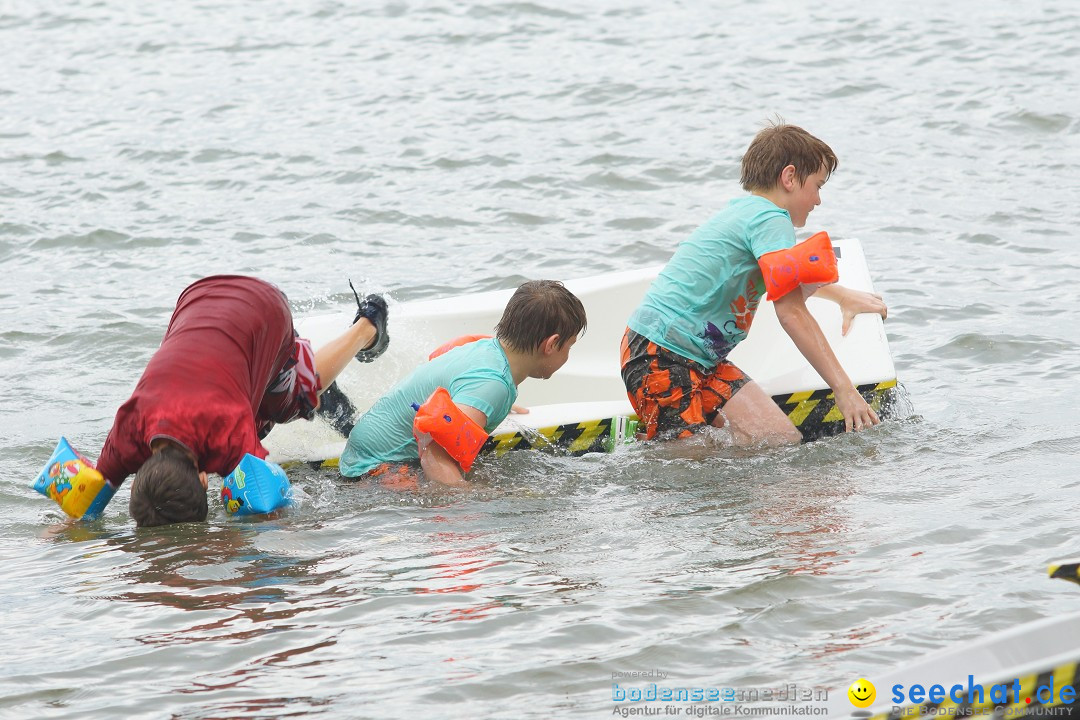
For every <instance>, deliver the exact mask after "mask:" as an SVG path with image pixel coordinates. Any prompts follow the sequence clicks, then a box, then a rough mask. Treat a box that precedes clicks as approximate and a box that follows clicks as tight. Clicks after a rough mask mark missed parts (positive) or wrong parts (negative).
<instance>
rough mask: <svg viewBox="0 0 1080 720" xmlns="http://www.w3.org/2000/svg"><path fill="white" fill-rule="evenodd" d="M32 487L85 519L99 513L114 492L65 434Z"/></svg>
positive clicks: (77, 516) (69, 513) (64, 508)
mask: <svg viewBox="0 0 1080 720" xmlns="http://www.w3.org/2000/svg"><path fill="white" fill-rule="evenodd" d="M34 489H35V490H37V491H38V492H39V493H41V494H42V495H44V496H45V497H49V498H52V499H53V500H55V501H56V504H57V505H59V506H60V509H61V510H63V511H64V512H65V513H67V514H68V515H70V516H71V517H73V518H75V519H80V518H81V519H84V520H93V519H95V518H97V517H99V516H100V515H101V512H102V510H104V509H105V506H106V505H108V504H109V501H110V500H112V496H113V495H115V494H116V488H114V487H113V486H112V485H110V484H109V483H108V482H107V481H106V480H105V478H104V477H103V476H102V474H101V473H99V472H98V471H97V470H96V469H94V465H93V463H91V462H90V461H89V460H87V459H86V458H85V457H83V456H82V455H81V454H79V453H78V452H77V451H76V450H75V449H74V448H73V447H71V443H69V442H68V440H67V438H64V437H62V438H60V442H59V443H57V444H56V449H55V450H53V454H52V457H50V458H49V462H47V463H45V467H44V468H42V469H41V472H40V473H38V476H37V479H36V480H35V481H34Z"/></svg>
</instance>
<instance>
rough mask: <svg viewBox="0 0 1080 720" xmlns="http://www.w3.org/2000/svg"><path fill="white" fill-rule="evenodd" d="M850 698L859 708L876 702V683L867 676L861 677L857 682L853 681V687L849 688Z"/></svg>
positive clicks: (848, 694)
mask: <svg viewBox="0 0 1080 720" xmlns="http://www.w3.org/2000/svg"><path fill="white" fill-rule="evenodd" d="M847 696H848V700H850V701H851V704H852V705H854V706H855V707H857V708H868V707H870V706H871V705H873V704H874V698H876V697H877V690H875V689H874V684H873V683H872V682H870V681H869V680H867V679H866V678H859V679H858V680H856V681H855V682H853V683H851V687H849V688H848V689H847Z"/></svg>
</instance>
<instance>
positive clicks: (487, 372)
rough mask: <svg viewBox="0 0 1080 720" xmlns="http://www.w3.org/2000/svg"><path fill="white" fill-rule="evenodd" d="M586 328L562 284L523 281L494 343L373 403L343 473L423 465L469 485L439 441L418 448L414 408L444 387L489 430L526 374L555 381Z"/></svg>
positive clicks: (452, 356) (479, 344)
mask: <svg viewBox="0 0 1080 720" xmlns="http://www.w3.org/2000/svg"><path fill="white" fill-rule="evenodd" d="M584 329H585V308H584V307H583V306H582V304H581V301H580V300H579V299H578V298H577V297H576V296H575V295H574V294H573V293H571V292H570V291H569V290H567V289H566V288H565V287H563V285H562V283H560V282H556V281H553V280H535V281H532V282H527V283H525V284H524V285H522V286H521V287H519V288H518V289H517V291H516V292H515V293H514V295H513V296H512V297H511V298H510V301H509V302H508V303H507V305H506V308H505V310H504V311H503V315H502V318H501V319H500V320H499V324H498V325H496V327H495V337H494V338H483V339H479V340H472V341H471V342H468V343H466V344H463V345H460V346H458V347H454V348H452V349H451V350H449V351H447V352H444V353H443V354H441V355H438V356H436V357H434V358H433V359H431V360H430V361H429V362H427V363H425V364H423V365H421V366H420V367H418V368H417V369H416V370H414V371H413V372H412V374H411V375H409V376H408V377H406V378H405V379H403V380H401V381H400V382H399V383H398V384H397V385H395V386H394V387H392V388H391V389H390V390H389V392H387V393H386V394H385V395H383V396H382V397H381V398H379V399H378V400H377V401H376V402H375V404H374V405H372V406H371V409H370V410H368V411H367V412H366V413H365V414H364V416H363V417H362V418H361V419H360V421H359V422H358V423H357V424H356V427H354V428H353V430H352V432H351V433H350V434H349V440H348V443H347V444H346V446H345V451H344V452H343V453H342V455H341V474H342V475H344V476H345V477H349V478H358V477H361V476H364V475H368V476H377V475H379V474H382V473H383V472H385V471H386V470H388V469H390V468H392V467H393V466H394V465H395V464H399V463H408V462H411V461H416V460H419V461H420V464H421V467H422V468H423V470H424V474H425V475H426V476H427V477H429V478H432V479H434V480H437V481H439V482H442V483H445V484H447V485H461V484H464V478H463V475H462V466H461V464H460V461H459V460H455V459H454V457H453V456H452V454H451V452H453V449H452V448H451V449H450V450H449V451H448V449H447V448H444V447H443V446H441V445H440V444H439V442H438V441H437V440H436V441H432V442H430V443H429V444H427V445H426V446H425V447H421V446H420V445H418V443H417V439H416V437H415V436H414V435H413V420H414V418H415V417H416V414H417V410H416V409H415V408H414V405H423V404H425V403H426V402H427V401H428V400H429V398H431V396H432V394H433V393H434V392H435V391H436V390H437V389H439V388H445V389H446V390H447V391H449V394H450V398H451V400H452V402H453V404H454V405H455V406H456V408H455V410H458V411H460V412H461V413H463V414H464V415H465V416H466V417H467V418H468V419H469V420H470V421H472V422H475V423H476V425H478V426H479V427H480V428H483V431H484V432H485V433H490V432H491V431H492V430H494V429H495V428H496V427H497V426H498V425H499V423H501V422H502V421H503V420H504V419H505V418H506V416H507V415H508V414H509V413H510V410H511V408H512V407H513V403H514V400H516V399H517V386H518V385H520V384H521V383H522V381H524V380H525V378H528V377H534V378H542V379H547V378H549V377H551V376H552V375H553V374H554V373H555V371H556V370H558V369H559V368H561V367H562V366H563V365H564V364H565V363H566V360H567V358H568V357H569V355H570V348H571V347H573V345H574V343H575V342H577V338H578V335H580V334H581V332H582V331H583V330H584ZM469 464H471V460H470V461H469V462H468V463H466V467H467V466H468V465H469Z"/></svg>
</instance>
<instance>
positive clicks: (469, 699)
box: [0, 0, 1080, 718]
mask: <svg viewBox="0 0 1080 720" xmlns="http://www.w3.org/2000/svg"><path fill="white" fill-rule="evenodd" d="M1078 38H1080V7H1078V6H1077V5H1076V4H1075V3H1074V2H1069V1H1068V0H1048V1H1046V2H1039V3H1026V4H1018V3H1009V4H1006V3H993V2H991V3H987V2H974V1H972V0H958V2H953V3H928V2H916V3H901V4H895V3H894V4H880V3H847V2H838V1H836V0H826V2H822V3H815V4H812V5H811V6H807V5H806V4H804V3H795V2H782V1H779V0H764V1H763V2H755V3H748V2H741V3H740V2H726V3H705V2H693V1H687V2H671V3H641V2H637V3H635V2H631V3H629V4H627V3H625V2H612V1H611V0H592V1H591V2H580V1H579V2H561V3H554V2H548V1H547V0H541V1H540V2H502V3H499V2H492V3H446V2H423V1H420V2H406V1H401V2H387V3H382V4H380V3H356V4H351V3H340V2H328V1H326V2H313V3H304V2H289V1H288V0H267V1H265V2H252V1H249V2H232V3H222V2H215V1H214V0H208V1H207V2H199V3H141V4H134V3H124V2H119V1H118V0H98V1H95V2H88V1H79V0H73V1H68V2H56V1H55V0H44V1H40V2H28V1H25V0H7V1H6V2H3V3H0V69H2V72H0V263H2V265H0V268H2V272H3V276H4V280H3V282H2V283H0V373H2V376H3V377H4V378H5V382H4V383H3V384H2V385H0V435H2V437H3V439H4V442H3V446H2V448H0V478H2V479H0V562H2V566H0V567H2V570H0V587H2V598H3V605H4V612H3V613H2V614H0V647H2V648H3V654H2V658H0V670H2V672H0V715H2V716H4V717H17V718H28V717H30V718H52V717H56V718H61V717H70V718H116V717H132V718H136V717H140V718H141V717H146V718H163V717H168V718H221V717H243V718H255V717H299V716H311V717H318V716H322V717H335V718H336V717H343V718H354V717H355V718H366V717H370V718H384V717H414V716H426V717H440V718H473V717H491V718H496V717H497V718H550V717H607V716H610V715H611V713H612V708H613V703H612V683H613V682H617V681H616V680H613V674H614V673H627V672H634V671H649V670H660V671H662V672H664V673H667V674H668V677H669V679H668V680H666V681H665V682H666V683H668V684H670V685H678V686H705V687H710V686H732V687H763V686H774V687H775V686H782V685H785V684H787V683H798V684H799V685H800V686H812V687H820V688H832V689H834V691H835V690H836V689H839V691H840V692H843V690H844V689H846V688H847V686H848V685H849V684H850V683H851V682H852V681H853V680H855V679H856V678H858V677H860V676H862V675H866V674H871V673H881V672H883V671H884V670H886V669H887V668H889V667H890V666H893V665H895V664H900V663H904V662H907V661H909V660H912V659H915V658H917V657H919V656H920V655H921V654H923V653H925V652H927V651H930V650H934V649H939V648H944V647H947V646H951V645H952V644H955V643H963V642H964V641H967V640H970V639H973V638H977V637H979V636H981V635H983V634H985V633H988V632H992V631H995V630H1000V629H1003V628H1008V627H1011V626H1013V625H1015V624H1017V623H1022V622H1026V621H1030V620H1035V619H1038V618H1044V617H1051V616H1055V615H1058V614H1062V613H1065V612H1070V611H1072V610H1075V609H1076V608H1078V607H1080V595H1078V591H1077V589H1076V587H1075V586H1072V585H1069V584H1067V583H1060V582H1059V581H1050V580H1048V579H1047V578H1046V573H1045V569H1046V565H1047V563H1048V562H1050V561H1053V560H1057V559H1060V558H1063V557H1069V556H1075V555H1077V554H1080V553H1078V551H1077V547H1076V544H1075V541H1074V536H1073V532H1075V529H1076V511H1075V500H1076V498H1077V496H1078V495H1077V493H1078V484H1080V481H1078V474H1077V471H1076V468H1077V463H1078V460H1080V431H1078V430H1077V427H1076V423H1075V420H1074V418H1075V417H1076V398H1077V388H1076V383H1077V380H1078V378H1080V335H1078V333H1077V331H1076V327H1077V326H1078V325H1080V311H1078V309H1077V304H1078V302H1077V301H1078V294H1077V291H1076V278H1077V275H1078V273H1080V251H1078V250H1077V246H1076V239H1075V237H1074V235H1075V232H1076V227H1077V219H1078V210H1077V208H1078V207H1080V206H1078V204H1077V198H1078V197H1080V41H1078ZM775 115H780V116H782V117H784V118H785V119H786V120H788V121H789V122H793V123H796V124H799V125H802V126H804V127H806V128H807V129H809V130H810V131H811V132H813V133H815V134H816V135H818V136H820V137H822V138H823V139H824V140H826V141H827V142H828V143H830V144H831V146H832V147H833V148H834V149H835V150H836V152H837V154H838V155H839V158H840V167H839V170H838V171H837V172H836V174H835V175H834V176H833V178H832V179H831V180H830V182H829V183H828V185H827V186H826V187H825V189H824V191H823V193H822V198H823V204H822V206H821V207H820V208H818V209H817V210H816V211H815V212H814V213H813V214H812V215H811V217H810V221H809V223H808V225H807V230H816V229H827V230H828V231H829V232H830V233H831V234H832V235H834V236H835V237H855V238H859V239H861V240H862V242H863V245H864V248H865V250H866V253H867V257H868V260H869V263H870V269H871V272H872V274H873V275H874V278H875V282H876V285H877V288H878V290H879V291H880V292H882V293H883V294H884V296H885V298H886V300H887V302H888V303H889V305H890V314H889V320H888V322H887V325H886V327H887V330H888V333H889V337H890V341H891V344H892V350H893V354H894V358H895V361H896V364H897V369H898V374H899V377H900V380H901V382H902V383H903V384H904V386H905V388H906V392H907V396H908V399H909V401H910V404H911V407H912V409H913V410H912V412H911V413H910V414H909V415H908V416H907V417H905V418H904V419H902V420H898V421H891V422H887V423H884V424H883V425H881V426H880V427H878V428H876V429H874V430H873V431H870V432H866V433H863V434H861V435H853V436H845V437H839V438H834V439H830V440H826V441H823V442H817V443H812V444H808V445H804V446H801V447H797V448H789V449H784V450H777V451H771V452H763V453H757V454H753V453H739V452H734V451H723V450H719V451H717V452H715V453H713V454H712V455H711V456H710V457H708V458H707V459H697V460H688V459H685V458H679V457H677V456H674V455H673V454H671V453H666V452H665V451H663V450H662V449H657V448H648V447H641V446H637V447H630V448H627V449H625V450H623V451H621V452H619V453H617V454H614V455H605V456H588V457H585V458H577V459H575V458H559V457H547V456H541V455H537V454H535V453H519V454H516V455H515V456H513V457H508V458H506V459H505V460H504V461H502V462H501V463H499V464H497V465H494V466H489V467H487V468H485V469H484V471H483V473H482V476H481V478H480V481H479V483H478V487H477V488H476V489H475V490H473V491H471V492H470V493H467V494H465V495H460V494H449V493H446V494H440V493H438V492H435V491H432V492H428V493H426V494H422V495H402V494H399V493H393V492H389V491H386V490H372V489H370V488H361V487H357V486H352V485H344V484H341V483H339V482H337V481H336V479H335V477H334V476H333V474H330V473H316V472H313V471H309V472H305V473H300V474H298V476H297V477H295V478H294V480H295V484H296V486H297V491H298V495H299V496H300V502H299V505H298V507H296V508H295V509H294V510H292V511H290V512H289V513H287V514H286V515H285V516H283V517H282V518H280V519H278V520H274V521H265V522H249V523H243V522H234V521H228V520H227V519H226V518H225V516H224V513H223V512H222V511H221V509H220V506H218V505H217V504H216V503H215V504H213V505H212V510H211V517H210V520H209V522H208V524H207V525H205V526H197V527H177V528H169V529H166V530H156V531H147V532H143V531H140V532H136V531H135V529H134V527H133V523H132V521H131V519H130V518H129V516H128V514H127V493H128V491H127V489H126V488H125V489H123V490H121V492H120V493H119V494H118V497H117V498H116V500H115V501H114V502H113V503H112V505H111V506H110V507H109V509H108V511H107V513H106V515H105V517H104V518H103V519H102V520H101V521H99V522H96V523H91V524H85V525H79V524H71V523H69V522H66V521H65V519H64V517H63V516H62V515H61V514H60V512H59V510H58V509H56V507H55V506H54V505H53V504H52V503H50V502H49V501H47V500H45V499H44V498H42V497H41V496H39V495H37V494H36V493H34V492H33V491H32V490H31V489H30V488H29V483H30V481H31V479H32V478H33V476H34V475H35V474H36V472H37V471H38V470H39V469H40V467H41V465H42V464H43V463H44V461H45V460H46V459H47V457H48V455H49V452H50V451H51V449H52V447H53V445H54V444H55V442H56V439H57V437H58V436H59V435H61V434H66V435H67V436H68V437H70V438H71V439H72V441H73V443H74V444H75V445H76V446H77V447H79V448H81V449H83V450H84V451H86V452H87V453H89V454H91V455H92V456H93V455H96V453H97V451H98V449H99V448H100V446H101V443H102V441H103V440H104V437H105V434H106V432H107V430H108V428H109V425H110V422H111V418H112V415H113V413H114V412H115V410H116V407H117V406H118V405H119V404H120V403H121V402H123V400H124V399H126V397H127V395H128V393H129V392H130V390H131V388H132V386H133V384H134V382H135V380H136V379H137V377H138V375H139V373H140V372H141V370H142V368H143V366H144V365H145V362H146V360H147V359H148V357H149V356H150V354H151V352H152V351H153V349H154V348H155V347H156V345H157V343H158V341H159V340H160V338H161V334H162V332H163V331H164V328H165V324H166V322H167V319H168V317H169V314H170V311H171V309H172V306H173V303H174V302H175V300H176V297H177V295H178V294H179V292H180V291H181V290H182V289H183V288H184V287H185V286H186V285H187V284H188V283H190V282H191V281H193V280H194V279H196V278H198V277H200V276H203V275H208V274H214V273H222V272H238V273H246V274H257V275H259V276H261V277H264V278H267V279H269V280H271V281H273V282H275V283H277V284H278V285H280V286H281V287H282V288H283V289H284V290H285V291H286V292H287V293H288V294H289V297H290V300H291V301H292V303H293V308H294V311H295V312H296V314H297V315H304V314H309V313H313V312H320V311H321V312H325V311H328V310H336V311H341V312H342V313H343V314H345V313H348V312H349V310H348V306H349V304H350V303H351V302H352V300H351V294H350V293H349V291H348V286H347V279H348V278H352V279H353V281H354V282H357V283H358V284H360V285H362V287H363V288H364V289H366V290H367V291H369V292H374V291H379V292H388V293H390V295H391V296H392V297H393V298H394V299H395V300H397V301H401V300H411V299H420V298H433V297H439V296H443V295H450V294H455V293H461V292H472V291H480V290H489V289H501V288H510V287H514V286H516V285H517V284H519V283H520V282H522V281H523V280H525V279H528V278H536V277H554V278H572V277H580V276H586V275H594V274H598V273H604V272H609V271H617V270H627V269H631V268H636V267H640V266H644V265H653V264H657V263H661V262H663V261H665V260H666V259H667V258H668V257H669V256H670V254H671V252H672V250H673V249H674V247H675V246H676V244H677V243H678V242H679V241H680V240H681V239H683V238H684V237H685V236H686V235H687V234H688V233H689V232H690V231H691V230H692V229H693V228H694V227H696V226H697V225H698V224H700V223H701V222H703V221H704V220H705V219H707V218H708V217H709V215H710V214H711V213H712V212H714V211H715V210H716V209H718V208H720V207H722V206H723V205H724V204H726V202H727V201H728V199H730V198H731V197H734V196H736V195H738V194H741V190H740V189H739V187H738V161H739V158H740V157H741V155H742V153H743V151H744V150H745V148H746V145H747V144H748V143H749V141H750V138H751V137H752V135H753V134H754V133H755V132H756V131H757V130H758V129H759V128H760V127H761V126H762V124H763V123H764V122H765V121H766V120H767V119H768V118H770V117H773V116H775ZM961 670H962V669H961ZM628 683H629V684H631V685H635V686H640V685H642V684H643V681H628ZM879 692H880V690H879ZM687 707H688V706H687Z"/></svg>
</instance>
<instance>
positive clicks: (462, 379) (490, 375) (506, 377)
mask: <svg viewBox="0 0 1080 720" xmlns="http://www.w3.org/2000/svg"><path fill="white" fill-rule="evenodd" d="M440 387H444V388H446V389H447V390H448V391H449V392H450V397H451V398H453V400H454V402H455V403H458V404H459V405H470V406H472V407H474V408H476V409H477V410H479V411H480V412H482V413H484V415H486V416H487V424H486V425H485V426H484V430H485V431H486V432H489V433H490V432H491V431H492V430H494V429H495V428H496V427H497V426H498V425H499V423H501V422H502V421H503V420H504V419H505V418H506V416H507V415H509V414H510V408H511V406H513V404H514V400H516V399H517V385H515V384H514V377H513V375H511V374H510V363H509V361H508V360H507V359H506V353H505V352H503V349H502V346H501V345H499V342H498V341H497V340H495V339H494V338H489V339H486V340H477V341H475V342H471V343H468V344H466V345H462V346H460V347H456V348H454V349H453V350H451V351H449V352H447V353H445V354H443V355H440V356H439V357H437V358H435V359H434V360H432V361H430V362H427V363H424V364H423V365H421V366H420V367H418V368H417V369H416V370H414V371H413V373H412V374H411V375H409V376H408V377H406V378H404V379H403V380H401V381H400V382H399V383H398V384H397V385H395V386H394V387H392V388H390V391H389V392H387V393H386V394H385V395H383V396H382V397H381V398H379V399H378V400H377V401H376V402H375V404H374V405H372V406H371V409H370V410H368V411H367V412H366V413H364V416H363V417H361V418H360V421H359V422H358V423H357V424H356V427H354V428H353V430H352V432H351V433H349V441H348V443H346V445H345V451H344V452H343V453H342V454H341V474H342V475H344V476H346V477H357V476H358V475H363V474H364V473H366V472H367V471H369V470H371V469H372V468H374V467H376V466H378V465H379V464H381V463H384V462H407V461H409V460H418V459H419V457H420V455H419V451H418V450H417V447H416V438H414V437H413V430H412V424H413V418H414V417H415V416H416V411H415V410H413V408H412V404H413V403H416V404H417V405H423V404H424V402H426V401H427V399H428V397H430V396H431V393H433V392H435V390H436V389H437V388H440Z"/></svg>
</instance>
